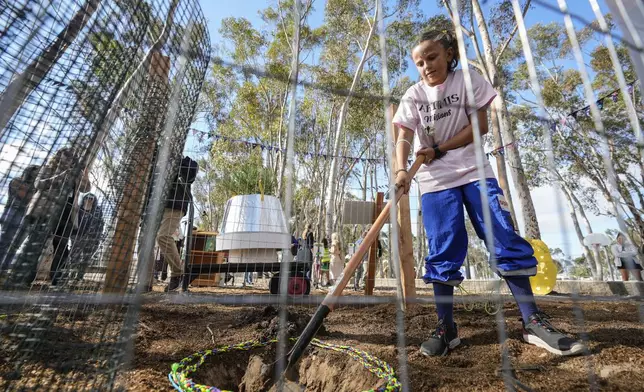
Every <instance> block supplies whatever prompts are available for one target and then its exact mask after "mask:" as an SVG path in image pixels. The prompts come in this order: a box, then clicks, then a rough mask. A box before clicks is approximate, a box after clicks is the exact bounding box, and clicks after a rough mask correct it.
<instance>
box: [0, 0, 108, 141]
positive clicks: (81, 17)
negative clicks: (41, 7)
mask: <svg viewBox="0 0 644 392" xmlns="http://www.w3.org/2000/svg"><path fill="white" fill-rule="evenodd" d="M101 1H102V0H87V1H86V2H85V5H84V6H83V8H81V9H80V10H78V11H77V12H76V14H75V15H74V17H73V18H72V20H71V21H69V24H68V25H67V26H66V27H65V28H64V29H63V31H61V32H60V33H58V35H57V36H56V39H55V40H54V41H53V42H52V43H51V44H50V45H49V46H48V47H47V48H46V49H45V50H44V51H43V52H41V53H40V54H39V55H38V57H36V58H35V59H34V60H33V61H32V62H31V64H29V66H27V68H26V69H25V70H24V71H23V72H22V73H20V74H19V75H18V76H17V77H16V78H14V79H13V80H12V81H11V82H10V83H9V84H8V85H7V88H6V89H5V91H4V92H3V93H2V95H0V140H1V139H2V138H3V136H4V133H5V128H6V126H7V124H8V123H9V121H10V120H11V118H12V117H13V115H14V114H15V113H16V112H17V111H18V109H19V108H20V107H21V106H22V104H23V103H24V101H25V99H27V97H28V96H29V94H31V92H32V91H33V90H35V89H36V88H37V87H38V85H39V84H40V82H42V80H43V79H44V78H45V76H47V74H48V73H49V71H51V69H52V67H53V66H54V64H55V63H56V61H58V59H60V57H61V56H62V55H63V54H64V53H65V51H66V50H67V48H69V46H70V45H71V44H72V42H74V40H75V39H76V37H77V36H78V34H79V33H80V32H81V30H83V28H84V27H85V26H86V25H87V23H88V22H89V20H90V19H91V18H92V15H93V14H94V12H95V11H96V9H97V8H98V6H99V5H100V4H101Z"/></svg>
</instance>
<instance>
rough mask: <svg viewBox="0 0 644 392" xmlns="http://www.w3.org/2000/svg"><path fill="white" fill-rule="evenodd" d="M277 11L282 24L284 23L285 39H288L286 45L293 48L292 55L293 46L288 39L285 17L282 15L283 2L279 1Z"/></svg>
mask: <svg viewBox="0 0 644 392" xmlns="http://www.w3.org/2000/svg"><path fill="white" fill-rule="evenodd" d="M277 11H278V12H277V13H278V14H279V16H280V22H281V23H282V30H284V37H286V43H287V44H288V47H289V48H291V53H292V52H293V45H291V39H290V38H289V37H288V33H287V32H286V22H285V21H284V16H283V15H282V2H281V1H280V0H277Z"/></svg>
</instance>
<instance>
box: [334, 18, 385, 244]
mask: <svg viewBox="0 0 644 392" xmlns="http://www.w3.org/2000/svg"><path fill="white" fill-rule="evenodd" d="M377 16H378V7H376V10H375V12H374V16H373V23H371V29H370V30H369V35H368V36H367V42H366V43H365V45H364V50H363V51H362V58H361V59H360V63H358V66H357V68H356V72H355V74H354V75H353V81H352V83H351V88H350V89H349V94H348V95H347V97H346V99H345V100H344V102H343V103H342V106H341V107H340V115H339V116H338V124H337V126H336V131H335V140H334V146H333V160H332V162H331V173H330V175H329V185H328V186H327V195H326V234H327V236H329V238H330V237H331V232H332V230H333V223H334V222H335V213H336V211H335V202H334V201H335V192H336V187H335V185H336V184H335V183H336V178H337V175H338V173H337V172H338V158H337V157H336V156H337V155H338V151H340V136H342V127H343V126H344V121H345V119H346V117H347V111H348V110H349V102H351V97H352V95H353V93H354V91H355V89H356V87H357V85H358V82H359V81H360V76H361V75H362V68H363V67H364V65H365V63H366V61H367V55H368V54H369V46H370V44H371V38H373V35H374V33H375V30H376V18H377Z"/></svg>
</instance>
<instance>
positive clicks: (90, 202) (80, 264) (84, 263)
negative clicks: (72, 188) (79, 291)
mask: <svg viewBox="0 0 644 392" xmlns="http://www.w3.org/2000/svg"><path fill="white" fill-rule="evenodd" d="M78 204H79V209H78V219H77V222H78V228H77V229H75V230H74V231H73V232H72V247H71V251H70V253H69V260H70V267H71V268H72V269H73V270H75V272H76V274H75V275H76V276H75V277H76V279H77V280H82V279H83V276H84V275H85V271H86V270H87V267H88V266H89V264H90V263H91V261H92V257H93V256H94V253H96V250H97V249H98V246H99V244H100V242H101V237H102V235H103V226H104V221H103V209H102V208H101V206H100V204H99V202H98V199H97V197H96V195H94V194H93V193H86V194H85V195H83V197H82V198H81V199H80V200H79V203H78Z"/></svg>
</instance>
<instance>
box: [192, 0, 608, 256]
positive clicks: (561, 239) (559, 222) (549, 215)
mask: <svg viewBox="0 0 644 392" xmlns="http://www.w3.org/2000/svg"><path fill="white" fill-rule="evenodd" d="M482 3H486V1H483V2H482ZM487 3H489V4H492V2H491V1H489V2H487ZM544 3H545V4H546V5H547V6H550V7H552V8H554V9H555V10H556V11H555V10H552V9H548V7H547V6H544V5H543V4H544ZM267 4H268V3H267V2H266V1H265V0H246V1H243V2H241V1H239V2H233V1H231V2H229V1H224V2H220V1H216V2H214V1H202V7H203V11H204V15H205V17H206V19H207V20H208V27H209V30H210V35H211V41H212V42H213V44H217V43H218V42H219V41H220V34H219V31H218V29H219V27H220V25H221V20H222V18H224V17H230V16H234V17H244V18H247V19H248V20H249V21H250V22H251V23H252V24H253V25H254V26H255V27H261V26H262V23H263V22H262V20H261V19H260V17H259V15H258V11H259V10H260V9H262V8H265V7H266V6H267ZM489 4H488V6H489ZM568 4H569V6H570V7H571V10H572V13H573V15H577V16H579V17H580V18H583V19H585V20H586V21H593V20H594V19H595V18H594V14H593V11H592V9H591V7H590V5H589V3H588V2H587V1H586V0H568ZM599 4H600V7H601V9H602V10H604V11H605V13H606V12H608V8H607V7H606V5H605V4H604V3H603V0H600V1H599ZM421 7H422V8H423V11H424V12H425V13H426V14H427V15H429V16H431V15H434V14H437V13H442V12H444V11H443V10H442V9H440V8H438V7H436V0H423V1H422V4H421ZM484 7H486V6H485V5H484ZM314 8H315V11H314V12H313V13H312V15H311V16H310V18H309V24H310V25H311V26H312V27H316V26H319V25H320V24H321V23H322V22H323V20H322V18H323V12H322V11H323V9H324V2H323V1H321V0H316V2H315V3H314ZM525 20H526V25H527V27H528V28H529V27H530V26H531V25H533V24H535V23H538V22H543V23H548V22H551V21H557V22H563V17H562V14H561V13H560V12H558V5H557V0H541V1H538V0H534V1H533V8H532V9H530V11H529V12H528V14H527V16H526V18H525ZM574 23H575V24H576V26H577V27H580V26H583V25H584V23H583V22H580V21H577V20H574ZM515 39H519V38H518V36H517V37H516V38H515ZM570 65H571V66H575V63H573V62H571V64H570ZM407 75H408V76H409V77H410V78H411V79H412V80H416V79H417V78H418V74H417V71H416V70H415V68H413V67H409V69H408V71H407ZM193 142H194V141H193ZM490 159H491V160H490V164H491V165H492V167H493V169H494V170H495V171H496V163H495V162H494V158H493V157H491V158H490ZM509 180H510V183H512V178H510V179H509ZM381 183H382V181H381ZM511 191H514V189H511ZM415 194H416V192H415V189H413V188H412V190H411V195H415ZM513 194H514V195H516V191H514V192H513ZM531 195H532V200H533V202H534V204H535V209H536V212H537V218H538V221H539V225H540V228H541V232H542V239H543V240H544V242H546V244H548V246H549V247H551V248H560V249H562V250H563V251H564V252H565V253H566V254H568V255H572V256H573V257H576V256H580V255H581V254H582V248H581V246H580V244H579V241H578V240H577V237H576V235H575V232H574V230H573V225H572V220H571V219H570V216H569V210H568V208H567V206H566V205H565V200H564V199H563V196H562V195H561V194H560V193H557V191H556V190H555V189H553V188H552V187H541V188H537V189H534V190H532V192H531ZM514 202H515V209H516V210H517V213H518V220H519V227H522V226H523V217H522V216H521V214H520V208H519V203H520V201H519V200H516V196H515V197H514ZM602 202H603V203H605V202H604V201H600V204H601V203H602ZM602 207H605V206H604V205H600V208H602ZM411 208H412V230H413V231H414V233H415V232H416V222H415V219H416V216H417V214H415V213H414V211H413V210H414V209H416V208H418V199H417V197H413V196H412V197H411ZM589 219H590V222H591V225H592V227H593V231H595V232H604V231H605V230H606V229H609V228H613V229H615V228H617V223H616V222H615V220H614V219H613V218H608V217H605V216H595V215H592V213H591V214H590V216H589Z"/></svg>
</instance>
